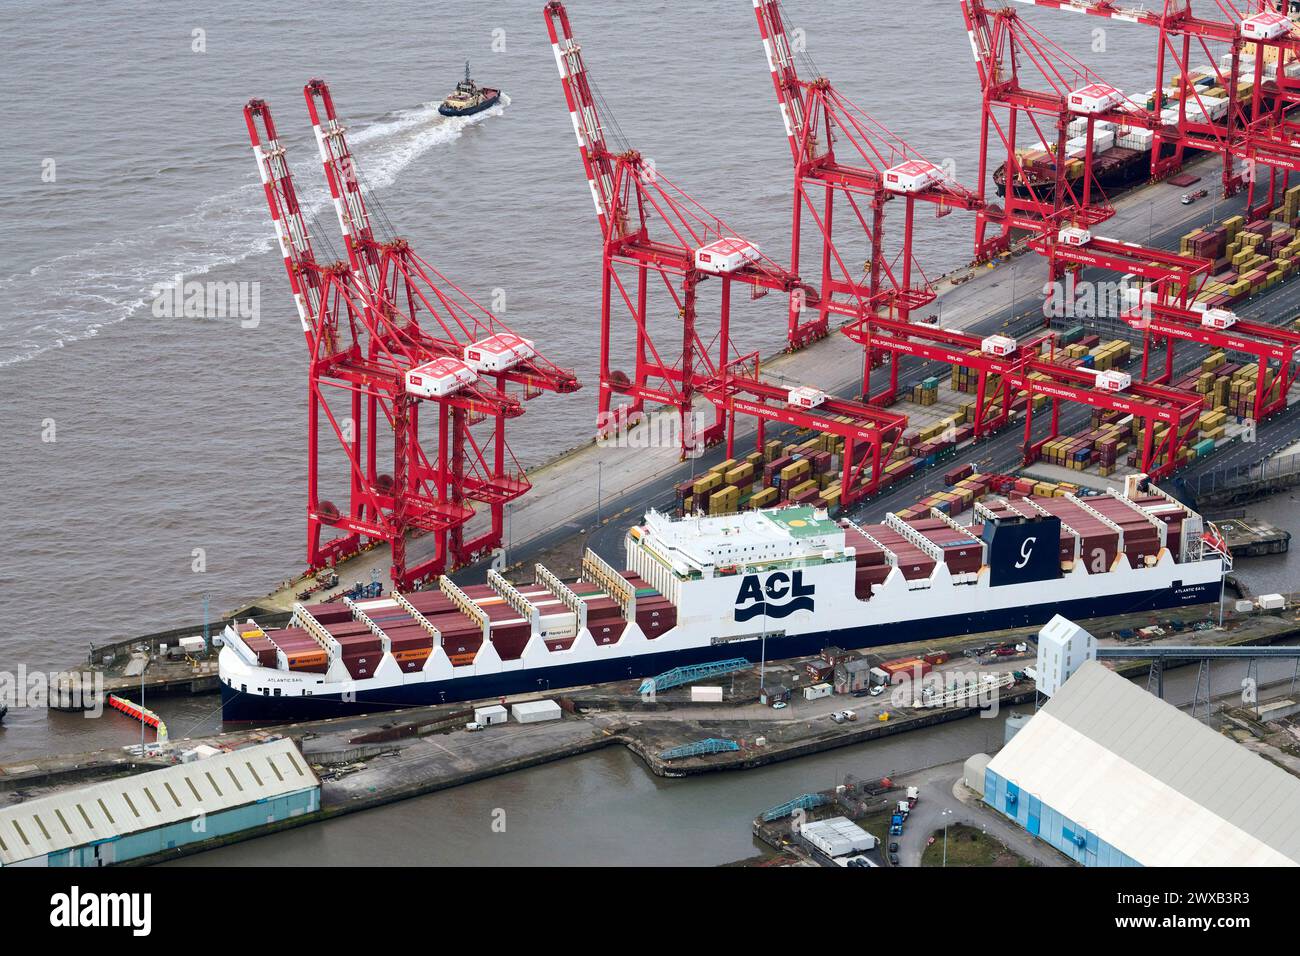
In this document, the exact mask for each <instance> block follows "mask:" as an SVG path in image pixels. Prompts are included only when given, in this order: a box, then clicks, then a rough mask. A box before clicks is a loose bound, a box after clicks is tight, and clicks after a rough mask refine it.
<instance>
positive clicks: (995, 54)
mask: <svg viewBox="0 0 1300 956" xmlns="http://www.w3.org/2000/svg"><path fill="white" fill-rule="evenodd" d="M961 8H962V14H963V16H964V17H965V21H966V30H967V32H968V34H969V36H970V42H971V52H972V54H973V55H974V57H975V66H976V70H977V71H978V73H979V79H980V90H981V93H982V104H981V108H980V117H981V119H980V168H979V181H978V186H977V194H978V196H979V197H980V198H981V199H983V198H984V194H985V190H986V188H987V183H988V182H989V180H990V178H992V179H993V181H994V183H995V185H996V187H997V189H998V191H999V193H1000V194H1001V195H1002V201H1003V205H1002V206H1000V207H999V206H998V205H997V204H996V203H987V204H986V205H985V207H984V209H982V210H980V211H979V212H977V214H976V223H975V257H976V259H979V260H987V259H991V258H993V257H994V256H996V255H998V254H999V253H1003V252H1007V251H1009V250H1010V247H1011V234H1012V230H1013V229H1021V230H1026V231H1029V232H1033V233H1043V234H1049V233H1055V232H1056V231H1057V230H1060V229H1062V228H1064V227H1069V226H1073V227H1077V228H1081V229H1088V228H1090V227H1091V226H1094V225H1096V224H1098V223H1100V222H1103V221H1105V220H1106V219H1108V218H1110V217H1111V216H1112V215H1114V209H1113V208H1112V207H1111V206H1110V205H1109V203H1108V202H1107V201H1106V197H1105V194H1104V192H1103V191H1102V189H1101V187H1100V186H1099V185H1097V182H1096V171H1095V169H1094V166H1093V161H1094V158H1095V152H1096V145H1097V133H1096V120H1097V114H1098V113H1099V112H1101V111H1103V110H1106V109H1111V108H1116V107H1119V106H1121V105H1123V106H1124V107H1125V109H1133V110H1134V111H1135V112H1134V115H1137V113H1138V112H1140V111H1137V110H1136V107H1134V106H1133V104H1130V103H1128V101H1127V100H1124V98H1123V96H1122V94H1119V93H1118V91H1117V90H1115V88H1114V87H1113V86H1110V85H1109V84H1107V83H1105V82H1104V81H1103V80H1102V79H1101V78H1100V77H1099V76H1098V75H1097V74H1096V73H1094V72H1093V71H1092V70H1090V69H1089V68H1088V67H1087V66H1086V65H1084V64H1083V63H1081V62H1079V61H1078V60H1076V59H1075V58H1074V57H1072V56H1070V55H1069V54H1068V53H1067V52H1066V51H1064V50H1063V49H1061V48H1060V47H1059V46H1058V45H1057V44H1055V43H1054V42H1052V40H1050V39H1049V38H1047V37H1046V36H1044V35H1043V34H1042V33H1040V32H1039V31H1037V30H1035V29H1034V28H1033V27H1031V26H1030V25H1029V24H1027V23H1025V22H1024V21H1023V20H1022V19H1021V18H1020V16H1019V14H1018V13H1017V12H1016V11H1015V10H1013V9H1010V8H1007V7H990V5H989V4H987V3H985V2H984V0H962V3H961ZM1072 117H1077V118H1082V119H1085V120H1086V130H1085V133H1084V135H1083V137H1075V138H1074V139H1071V138H1070V136H1069V126H1070V123H1071V119H1072ZM1022 133H1028V134H1029V135H1030V136H1032V137H1034V138H1035V140H1036V142H1030V143H1025V142H1022V141H1021V140H1020V138H1019V137H1020V135H1021V134H1022ZM1080 140H1082V141H1080ZM998 157H1002V162H1001V165H998V166H996V167H995V168H993V169H990V166H992V165H993V164H994V163H996V162H997V159H998ZM1072 171H1073V173H1074V175H1071V172H1072ZM991 228H992V229H996V230H997V235H995V236H990V234H989V233H990V229H991Z"/></svg>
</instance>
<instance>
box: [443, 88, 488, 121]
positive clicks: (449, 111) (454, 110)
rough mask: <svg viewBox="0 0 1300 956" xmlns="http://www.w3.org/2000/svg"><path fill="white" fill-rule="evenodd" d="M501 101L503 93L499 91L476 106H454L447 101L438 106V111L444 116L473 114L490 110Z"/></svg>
mask: <svg viewBox="0 0 1300 956" xmlns="http://www.w3.org/2000/svg"><path fill="white" fill-rule="evenodd" d="M500 101H501V94H500V93H497V94H496V95H494V96H491V97H489V98H487V99H485V100H484V101H483V102H482V103H479V104H477V105H476V106H467V107H454V106H447V105H446V104H445V103H444V104H443V105H441V106H439V107H438V112H439V113H441V114H442V115H443V116H473V115H474V114H475V113H482V112H483V111H484V110H490V109H491V108H492V107H494V106H496V105H497V103H499V102H500Z"/></svg>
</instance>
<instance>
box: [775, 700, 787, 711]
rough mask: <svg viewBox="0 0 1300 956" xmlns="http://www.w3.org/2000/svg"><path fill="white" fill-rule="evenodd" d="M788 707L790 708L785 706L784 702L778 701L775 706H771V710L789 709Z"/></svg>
mask: <svg viewBox="0 0 1300 956" xmlns="http://www.w3.org/2000/svg"><path fill="white" fill-rule="evenodd" d="M789 706H790V705H789V704H787V703H786V702H785V701H783V700H778V701H777V702H776V703H775V704H773V705H772V709H773V710H784V709H785V708H786V707H789Z"/></svg>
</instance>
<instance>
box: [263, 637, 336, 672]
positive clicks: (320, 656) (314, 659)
mask: <svg viewBox="0 0 1300 956" xmlns="http://www.w3.org/2000/svg"><path fill="white" fill-rule="evenodd" d="M268 636H269V637H270V638H271V640H272V641H274V642H275V646H276V647H278V648H279V649H280V650H281V651H282V652H283V653H284V656H285V660H286V662H287V663H288V665H289V670H291V671H306V672H307V673H311V674H324V673H325V671H327V670H328V669H329V655H328V654H327V653H326V652H325V648H323V647H321V646H320V644H318V643H317V642H316V638H314V637H312V636H311V635H310V634H309V633H307V631H306V630H304V629H303V628H301V627H286V628H283V629H281V630H278V631H272V632H271V633H270V634H269V635H268Z"/></svg>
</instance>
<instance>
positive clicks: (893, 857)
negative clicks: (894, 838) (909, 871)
mask: <svg viewBox="0 0 1300 956" xmlns="http://www.w3.org/2000/svg"><path fill="white" fill-rule="evenodd" d="M889 862H890V863H892V864H893V865H894V866H898V854H897V853H891V854H889Z"/></svg>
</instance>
